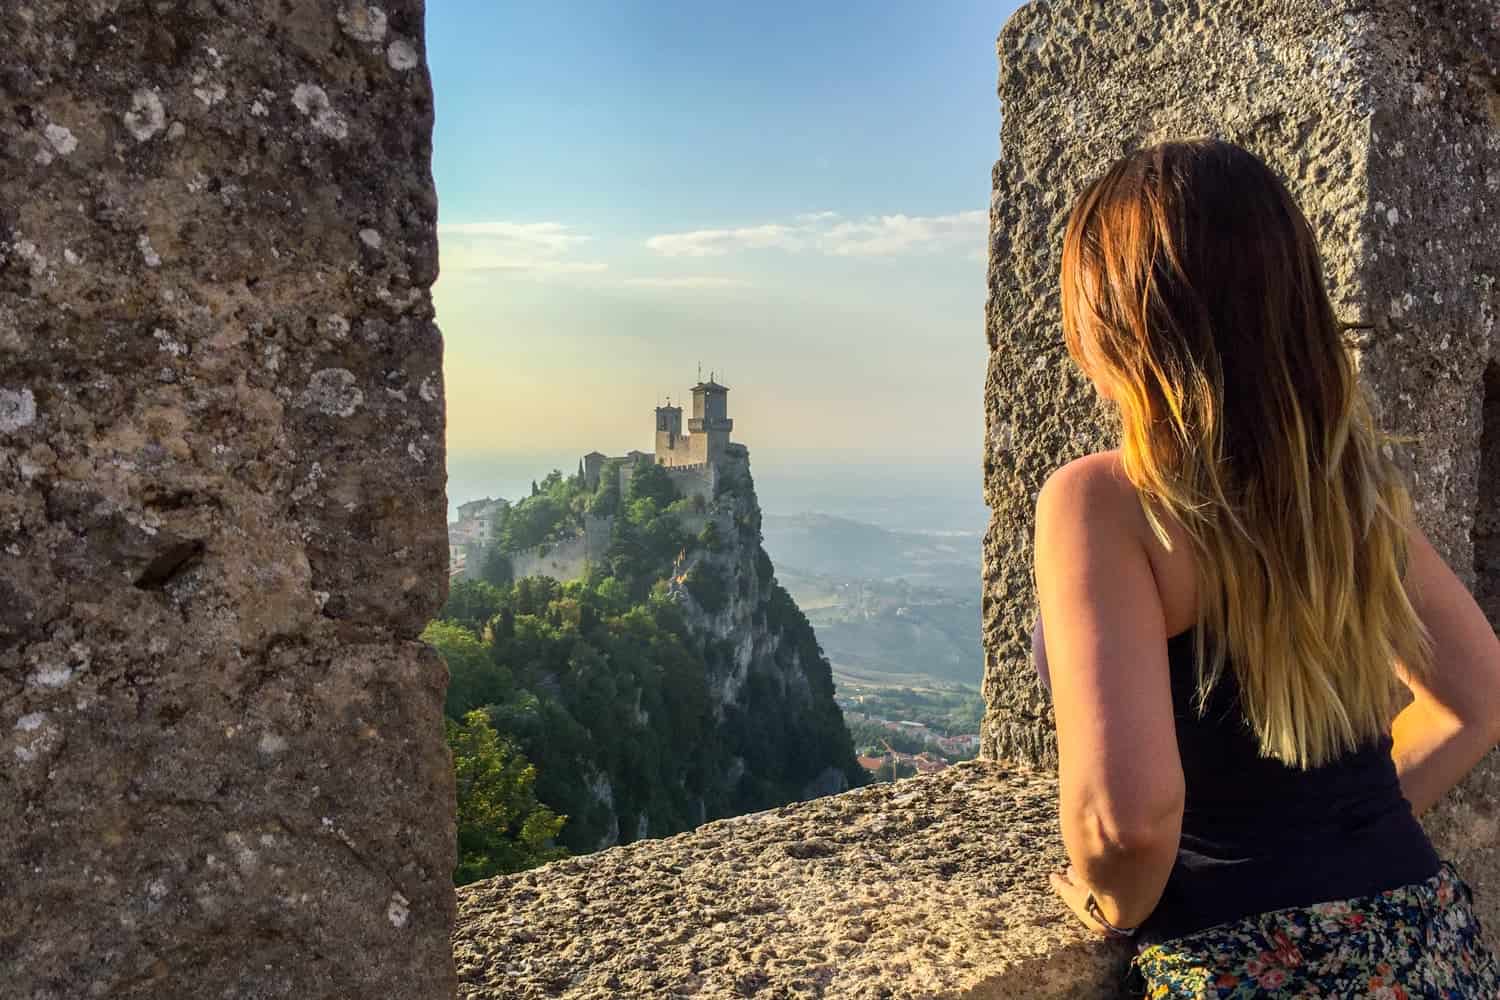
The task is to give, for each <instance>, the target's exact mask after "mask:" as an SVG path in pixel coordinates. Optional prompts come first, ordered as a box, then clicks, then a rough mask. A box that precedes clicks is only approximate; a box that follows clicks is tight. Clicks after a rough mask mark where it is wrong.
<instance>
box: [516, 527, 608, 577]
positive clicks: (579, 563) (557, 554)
mask: <svg viewBox="0 0 1500 1000" xmlns="http://www.w3.org/2000/svg"><path fill="white" fill-rule="evenodd" d="M588 564H589V542H588V537H587V536H586V535H578V536H576V537H574V538H570V539H568V540H567V541H565V542H558V543H557V544H555V545H539V546H537V547H536V548H535V549H532V550H530V551H528V552H517V553H514V554H512V555H511V557H510V566H511V573H512V575H513V576H514V577H515V579H517V580H520V579H522V578H523V577H528V576H550V577H552V579H554V580H576V579H578V578H579V577H581V576H583V575H584V573H586V572H587V571H588Z"/></svg>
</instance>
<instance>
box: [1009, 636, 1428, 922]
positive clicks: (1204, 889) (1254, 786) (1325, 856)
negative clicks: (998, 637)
mask: <svg viewBox="0 0 1500 1000" xmlns="http://www.w3.org/2000/svg"><path fill="white" fill-rule="evenodd" d="M1033 648H1034V650H1035V651H1036V652H1037V654H1038V656H1037V666H1038V668H1039V673H1042V674H1043V678H1044V682H1045V680H1046V675H1045V670H1046V666H1045V664H1046V654H1045V651H1044V647H1043V643H1042V636H1041V623H1040V622H1038V623H1037V631H1036V633H1035V634H1034V636H1033ZM1167 658H1168V662H1169V664H1170V667H1171V678H1172V708H1173V715H1174V716H1175V718H1176V725H1177V749H1178V753H1179V754H1180V756H1181V758H1182V771H1183V777H1184V779H1185V782H1186V799H1185V805H1184V809H1183V816H1182V839H1181V841H1180V842H1179V845H1178V850H1177V861H1176V863H1175V864H1174V865H1173V866H1172V873H1171V875H1170V877H1169V878H1168V880H1167V887H1166V891H1165V892H1163V893H1162V897H1161V901H1160V902H1159V903H1158V904H1157V906H1156V909H1155V911H1154V912H1152V914H1151V916H1150V917H1149V918H1148V919H1147V920H1146V922H1145V923H1144V924H1143V925H1142V926H1141V930H1140V933H1139V935H1138V939H1139V940H1140V942H1141V944H1142V945H1143V946H1144V945H1145V944H1150V943H1154V942H1159V941H1164V940H1168V939H1171V938H1176V937H1181V936H1183V935H1186V934H1191V933H1193V932H1195V931H1199V930H1203V929H1206V928H1208V927H1213V926H1215V925H1217V924H1222V923H1228V922H1230V921H1233V920H1238V919H1239V918H1241V917H1245V916H1249V915H1251V914H1256V913H1265V912H1268V911H1270V910H1279V909H1283V908H1285V907H1292V906H1307V905H1309V904H1312V903H1319V902H1325V901H1328V900H1335V899H1350V898H1353V897H1357V896H1366V895H1371V894H1374V893H1377V892H1381V891H1383V890H1386V889H1394V888H1396V887H1398V886H1402V885H1407V884H1409V883H1412V882H1420V881H1422V880H1424V879H1428V878H1431V877H1432V876H1433V875H1435V874H1436V873H1437V871H1438V866H1439V864H1440V861H1439V858H1438V856H1437V854H1436V852H1435V851H1434V850H1433V848H1432V844H1431V842H1430V841H1429V840H1428V839H1427V834H1426V833H1425V832H1424V831H1423V829H1422V827H1421V824H1419V823H1418V822H1417V820H1416V818H1415V817H1414V816H1413V815H1412V811H1411V805H1410V803H1408V802H1407V801H1406V798H1405V796H1403V795H1402V794H1401V785H1400V782H1399V781H1398V780H1397V777H1396V765H1395V763H1394V761H1392V759H1391V739H1390V735H1389V733H1387V734H1383V735H1382V736H1381V738H1380V739H1378V740H1377V741H1375V742H1374V743H1371V744H1369V745H1366V746H1364V747H1362V748H1361V749H1359V750H1357V751H1355V752H1352V753H1346V754H1345V755H1344V756H1342V757H1340V758H1338V759H1337V760H1335V761H1333V762H1332V763H1329V764H1326V765H1324V766H1323V767H1318V768H1311V769H1309V770H1306V771H1302V770H1297V769H1296V768H1291V767H1287V766H1286V765H1284V764H1282V763H1280V762H1279V761H1276V760H1271V759H1269V758H1265V757H1262V756H1261V755H1260V753H1259V750H1258V747H1257V743H1256V739H1255V736H1254V734H1253V733H1252V732H1251V730H1250V727H1249V724H1248V723H1247V722H1246V720H1245V717H1244V715H1243V714H1242V712H1241V711H1240V705H1239V697H1238V691H1239V687H1238V684H1237V683H1236V681H1235V678H1234V673H1233V671H1232V670H1228V669H1226V670H1225V672H1224V675H1223V676H1222V677H1221V679H1220V680H1219V682H1218V683H1217V684H1216V685H1215V687H1214V690H1213V692H1212V693H1211V695H1210V696H1209V702H1208V705H1207V711H1205V712H1204V713H1203V715H1202V716H1201V717H1200V716H1199V715H1198V713H1197V711H1196V709H1195V707H1194V704H1195V701H1196V685H1197V673H1196V669H1195V664H1194V657H1193V630H1192V629H1189V630H1188V631H1186V632H1181V633H1178V634H1177V635H1175V636H1173V637H1172V638H1171V639H1169V640H1168V641H1167Z"/></svg>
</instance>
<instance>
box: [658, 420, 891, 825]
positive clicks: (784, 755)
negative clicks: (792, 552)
mask: <svg viewBox="0 0 1500 1000" xmlns="http://www.w3.org/2000/svg"><path fill="white" fill-rule="evenodd" d="M729 448H730V450H729V454H728V457H727V458H726V459H725V460H724V461H723V462H722V463H721V466H720V471H719V480H718V482H719V493H718V496H717V497H716V498H715V500H714V502H713V504H712V506H711V511H710V513H709V514H708V515H707V516H706V517H705V518H704V528H706V527H707V524H710V523H711V524H713V525H714V528H713V532H714V535H715V536H716V537H717V539H718V541H717V543H716V544H710V545H707V546H705V547H702V548H699V549H695V550H694V551H693V552H692V553H691V554H689V555H687V556H686V557H685V558H682V559H679V561H678V564H677V565H676V566H675V567H674V569H673V575H672V580H671V593H672V595H673V596H674V597H675V598H676V599H677V601H678V603H679V604H680V605H681V607H682V608H683V610H684V612H685V614H686V616H687V621H688V626H689V628H691V629H692V631H693V632H694V634H695V635H696V636H698V637H699V639H700V641H701V643H702V648H703V650H704V657H705V660H706V662H707V664H708V666H709V668H710V674H709V692H710V696H711V700H712V704H713V710H714V714H715V718H716V719H717V720H719V721H720V722H721V723H726V724H728V725H729V726H730V727H731V730H730V736H731V739H732V740H733V741H734V742H733V743H732V746H734V749H735V751H736V757H735V764H734V768H735V771H736V772H740V773H741V774H742V777H741V779H740V780H741V781H761V782H764V781H774V782H775V783H776V784H778V785H780V786H781V787H782V788H785V789H788V790H790V789H795V790H796V795H795V797H796V798H813V797H816V796H819V795H828V794H832V793H835V792H841V791H844V790H845V789H847V788H849V787H850V785H851V784H852V783H857V782H859V781H861V780H863V770H862V769H861V768H860V767H859V764H858V762H856V761H855V760H854V758H853V754H852V750H851V748H850V743H849V739H848V735H847V730H845V728H844V722H843V713H842V712H841V711H840V710H839V708H838V706H837V705H836V704H835V703H834V700H833V693H834V691H833V677H832V671H831V669H830V667H829V664H828V661H827V659H826V658H825V657H824V655H823V651H822V648H821V647H819V646H818V643H817V638H816V636H815V635H814V633H813V629H812V626H811V625H810V624H809V623H808V621H807V618H806V617H805V616H804V615H803V614H802V612H801V611H800V610H799V609H798V608H797V605H796V602H795V601H793V600H792V597H791V595H790V594H788V593H787V592H786V590H785V589H784V588H782V586H781V585H780V584H779V583H777V582H776V578H775V568H774V566H773V565H772V563H771V557H770V556H768V555H767V554H766V550H765V548H764V547H763V546H762V544H761V513H760V504H759V501H758V500H757V498H756V495H755V484H754V481H753V479H752V478H751V475H750V457H749V453H748V452H747V451H746V450H745V449H744V448H743V447H741V446H739V445H730V446H729ZM689 517H691V515H689ZM689 526H690V527H696V525H694V524H692V523H691V521H689ZM702 530H703V529H701V528H700V529H699V531H700V532H701V531H702ZM720 592H721V593H722V596H721V594H720ZM762 741H771V742H774V743H777V744H779V745H778V746H774V747H773V746H764V745H761V743H762ZM771 751H775V752H776V754H777V756H776V760H777V763H776V764H775V765H773V766H771V767H767V768H764V769H761V768H755V767H753V766H752V767H751V768H750V770H749V772H748V777H746V776H744V775H745V774H746V772H745V770H744V769H745V768H746V758H747V757H751V758H752V759H754V758H756V757H760V758H762V759H764V756H765V753H767V752H771ZM762 770H764V771H765V773H758V772H760V771H762ZM773 775H774V777H773Z"/></svg>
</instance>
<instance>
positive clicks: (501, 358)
mask: <svg viewBox="0 0 1500 1000" xmlns="http://www.w3.org/2000/svg"><path fill="white" fill-rule="evenodd" d="M1015 6H1016V5H1015V4H1014V3H1009V2H1006V3H1000V4H981V3H974V2H969V0H933V2H930V3H925V4H912V3H906V2H895V0H879V2H867V3H858V4H856V3H826V4H811V5H808V4H798V5H793V4H790V3H785V2H780V0H775V2H761V3H757V4H703V3H697V4H686V3H676V2H654V3H644V2H639V3H635V2H623V0H621V2H615V3H592V2H577V0H568V2H565V3H556V4H545V3H533V4H521V3H494V2H493V0H489V2H482V3H481V2H472V0H434V2H432V3H430V4H429V5H428V11H427V32H428V57H429V61H430V64H431V71H432V77H433V85H434V89H435V91H436V99H437V127H436V134H435V160H434V175H435V178H436V181H437V187H438V195H439V200H440V239H441V252H442V258H441V261H442V272H443V273H442V277H441V278H440V279H439V282H438V285H437V287H436V289H435V292H434V294H435V300H436V303H437V309H438V322H439V323H440V325H441V326H442V328H443V331H444V334H445V337H446V341H447V362H446V372H447V381H448V387H449V423H450V427H449V445H450V450H451V453H452V455H451V459H450V469H454V468H457V467H459V466H462V464H463V463H465V462H474V461H480V460H483V459H486V458H488V459H493V458H495V457H496V456H506V457H508V458H519V457H525V458H534V457H537V456H551V455H559V456H561V455H577V454H580V453H582V452H585V451H589V450H592V449H594V448H598V449H600V450H603V451H606V452H610V453H619V452H622V451H624V450H626V449H628V448H632V447H642V448H647V447H649V446H650V440H651V427H652V424H651V413H650V411H651V407H652V406H654V405H655V404H656V403H657V402H658V401H659V399H660V398H661V397H663V396H665V395H666V394H669V393H670V394H673V395H676V396H678V397H681V396H683V395H685V394H686V390H687V388H688V386H689V385H691V383H692V382H693V380H694V378H695V376H696V374H697V364H698V362H699V361H702V362H703V364H704V366H705V371H707V370H708V369H714V370H715V371H717V372H721V373H723V374H722V377H721V381H726V382H727V383H728V384H729V385H730V387H731V393H730V408H731V414H732V415H733V416H735V417H736V437H737V438H738V439H739V440H742V441H744V442H745V443H746V444H747V445H749V446H750V448H751V450H752V456H753V457H754V458H755V459H756V461H757V465H763V464H765V463H766V462H767V461H769V462H771V463H776V462H796V461H818V460H822V459H834V458H837V459H838V460H848V461H854V462H858V461H871V462H873V461H880V460H885V459H890V458H898V459H905V458H909V457H914V456H923V457H926V458H928V459H931V460H933V461H939V462H954V463H964V462H973V463H975V464H976V465H977V462H978V456H979V446H980V440H981V437H982V407H981V398H982V386H983V379H984V360H985V349H984V335H983V319H982V309H983V303H984V262H983V254H984V246H985V242H984V231H985V218H986V215H987V210H988V203H989V175H990V168H991V165H992V164H993V163H994V160H995V158H996V156H997V155H998V131H999V123H1000V122H999V107H998V102H997V100H996V98H995V77H996V64H995V52H994V39H995V36H996V34H997V33H998V32H999V30H1000V27H1001V25H1002V24H1003V23H1004V20H1005V18H1006V17H1008V16H1009V14H1010V13H1011V11H1012V10H1013V9H1014V7H1015ZM459 478H462V477H461V476H460V477H459ZM460 499H461V498H460Z"/></svg>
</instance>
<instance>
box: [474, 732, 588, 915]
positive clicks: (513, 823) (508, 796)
mask: <svg viewBox="0 0 1500 1000" xmlns="http://www.w3.org/2000/svg"><path fill="white" fill-rule="evenodd" d="M446 729H447V739H448V748H449V750H451V751H452V753H453V770H454V778H455V784H456V786H457V792H458V867H457V869H455V871H454V873H453V881H454V883H455V884H457V885H466V884H467V883H469V882H473V881H476V880H478V879H482V878H489V877H490V876H491V875H503V874H506V873H508V872H517V871H521V870H523V869H526V868H533V867H535V866H536V865H539V864H544V863H546V862H548V861H552V860H555V859H557V858H561V857H566V856H567V851H565V850H563V849H562V848H559V847H556V846H555V845H554V844H553V839H554V838H555V837H556V836H557V835H558V833H559V831H561V830H562V828H563V824H564V823H565V822H566V821H567V817H564V816H558V815H556V814H555V813H553V812H552V810H550V809H548V808H547V807H546V806H543V805H542V804H541V803H539V802H538V801H537V799H536V795H535V794H534V792H533V791H532V786H533V785H534V784H535V783H536V768H534V767H532V766H531V764H530V763H528V762H527V760H526V758H525V757H523V756H522V755H521V753H520V751H519V750H517V749H516V747H515V745H514V744H512V743H511V742H510V741H509V740H507V739H504V738H502V737H501V736H500V735H499V734H498V733H496V732H495V730H494V728H493V727H492V726H491V725H490V722H489V718H488V717H487V716H486V715H485V713H484V712H480V711H474V712H469V713H467V714H466V715H465V716H464V718H463V722H462V723H458V722H454V721H453V720H451V719H450V720H448V722H447V725H446Z"/></svg>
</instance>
